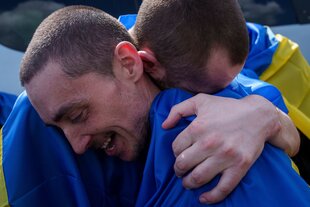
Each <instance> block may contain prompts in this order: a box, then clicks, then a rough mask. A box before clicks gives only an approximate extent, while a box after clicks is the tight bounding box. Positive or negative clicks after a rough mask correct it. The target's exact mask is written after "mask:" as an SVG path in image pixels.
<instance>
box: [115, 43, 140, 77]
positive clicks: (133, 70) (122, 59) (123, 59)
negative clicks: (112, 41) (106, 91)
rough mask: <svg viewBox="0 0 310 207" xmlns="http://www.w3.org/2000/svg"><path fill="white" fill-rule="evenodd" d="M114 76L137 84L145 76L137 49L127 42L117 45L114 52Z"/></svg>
mask: <svg viewBox="0 0 310 207" xmlns="http://www.w3.org/2000/svg"><path fill="white" fill-rule="evenodd" d="M114 59H115V61H116V62H114V63H116V64H115V65H114V67H113V68H114V69H113V70H114V71H113V72H114V74H115V76H116V77H117V76H118V75H121V76H122V77H123V78H129V79H132V80H134V82H136V81H137V80H139V79H140V77H141V76H142V75H143V63H142V60H141V59H140V56H139V55H138V52H137V49H136V47H135V46H134V45H133V44H131V43H130V42H127V41H122V42H120V43H118V44H117V46H116V47H115V50H114Z"/></svg>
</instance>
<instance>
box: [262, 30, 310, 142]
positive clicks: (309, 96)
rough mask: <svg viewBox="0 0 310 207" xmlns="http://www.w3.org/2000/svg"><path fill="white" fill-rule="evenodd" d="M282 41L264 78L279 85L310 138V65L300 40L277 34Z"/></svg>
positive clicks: (298, 125) (292, 111)
mask: <svg viewBox="0 0 310 207" xmlns="http://www.w3.org/2000/svg"><path fill="white" fill-rule="evenodd" d="M276 38H277V39H278V40H279V42H280V44H279V47H278V48H277V50H276V52H275V54H274V56H273V59H272V63H271V64H270V66H269V67H268V68H267V69H266V71H265V72H264V73H263V74H262V75H261V76H260V79H261V80H263V81H266V82H269V83H271V84H273V85H275V86H276V87H277V88H278V89H279V90H280V91H281V93H282V95H283V96H284V98H285V103H286V105H287V107H288V110H289V116H290V117H291V119H292V120H293V122H294V124H295V125H296V126H297V128H298V129H299V130H300V131H302V132H303V133H304V134H305V135H306V136H307V137H308V138H309V139H310V67H309V64H308V62H307V60H306V59H305V58H304V57H303V55H302V53H301V51H300V49H299V46H298V44H296V43H294V42H293V41H291V40H289V39H288V38H286V37H284V36H282V35H279V34H277V35H276Z"/></svg>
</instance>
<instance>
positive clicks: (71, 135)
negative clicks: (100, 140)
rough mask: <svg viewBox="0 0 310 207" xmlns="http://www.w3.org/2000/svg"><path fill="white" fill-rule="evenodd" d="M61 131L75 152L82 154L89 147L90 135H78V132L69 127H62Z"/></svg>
mask: <svg viewBox="0 0 310 207" xmlns="http://www.w3.org/2000/svg"><path fill="white" fill-rule="evenodd" d="M63 131H64V134H65V136H66V138H67V140H68V141H69V143H70V145H71V147H72V149H73V151H74V152H75V153H77V154H83V153H84V152H85V151H86V150H87V149H88V148H89V147H90V145H91V136H90V135H80V134H79V133H77V132H75V131H72V130H70V129H64V130H63Z"/></svg>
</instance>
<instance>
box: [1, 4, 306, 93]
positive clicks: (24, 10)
mask: <svg viewBox="0 0 310 207" xmlns="http://www.w3.org/2000/svg"><path fill="white" fill-rule="evenodd" d="M141 2H142V0H72V1H70V0H10V1H2V2H1V4H0V91H3V92H8V93H13V94H19V93H20V92H22V91H23V88H22V87H21V86H20V84H19V78H18V71H19V64H20V61H21V59H22V56H23V53H24V51H25V50H26V48H27V45H28V43H29V41H30V39H31V37H32V34H33V32H34V31H35V29H36V27H37V26H38V25H39V23H40V22H41V21H42V20H43V19H44V18H45V17H47V16H48V15H49V14H50V13H52V12H53V11H55V10H57V9H59V8H62V7H64V6H68V5H76V4H80V5H89V6H94V7H97V8H100V9H102V10H104V11H106V12H108V13H109V14H111V15H112V16H114V17H116V18H117V17H118V16H119V15H122V14H134V13H137V11H138V9H139V5H140V4H141ZM239 3H240V5H241V8H242V10H243V13H244V16H245V18H246V20H247V21H249V22H255V23H260V24H264V25H268V26H270V27H271V29H272V31H273V32H274V33H280V34H282V35H284V36H286V37H289V38H290V39H292V40H293V41H295V42H297V43H298V44H299V45H300V48H301V51H302V52H303V54H304V56H305V57H306V59H307V60H308V62H309V61H310V42H309V37H310V1H309V0H276V1H275V0H239Z"/></svg>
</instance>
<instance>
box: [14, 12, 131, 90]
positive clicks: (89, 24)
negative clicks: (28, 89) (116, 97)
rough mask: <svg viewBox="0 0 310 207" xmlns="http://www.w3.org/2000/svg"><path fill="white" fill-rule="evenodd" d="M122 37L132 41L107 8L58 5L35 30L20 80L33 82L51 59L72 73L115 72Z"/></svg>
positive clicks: (22, 65)
mask: <svg viewBox="0 0 310 207" xmlns="http://www.w3.org/2000/svg"><path fill="white" fill-rule="evenodd" d="M121 41H129V42H132V43H133V40H132V38H131V37H130V35H129V34H128V32H127V30H126V29H125V28H124V27H123V26H122V25H121V24H120V23H119V22H118V21H117V19H115V18H114V17H112V16H110V15H109V14H107V13H105V12H104V11H102V10H99V9H96V8H93V7H88V6H68V7H64V8H62V9H59V10H57V11H55V12H54V13H52V14H51V15H50V16H48V17H47V18H46V19H45V20H44V21H43V22H42V23H41V24H40V25H39V27H38V28H37V30H36V32H35V33H34V35H33V37H32V40H31V42H30V43H29V46H28V48H27V50H26V52H25V55H24V57H23V60H22V63H21V69H20V80H21V84H22V85H24V84H26V83H28V82H30V80H31V79H32V78H33V77H34V76H35V75H36V74H37V73H38V72H40V71H41V70H42V69H43V68H44V65H45V64H46V63H47V62H48V61H55V62H57V63H58V64H60V65H61V66H62V68H63V71H64V72H65V73H66V74H67V75H69V76H70V77H78V76H81V75H83V74H86V73H89V72H97V73H100V74H105V75H113V72H112V67H113V64H112V63H113V62H112V60H113V57H114V48H115V46H116V45H117V44H118V43H119V42H121Z"/></svg>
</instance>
